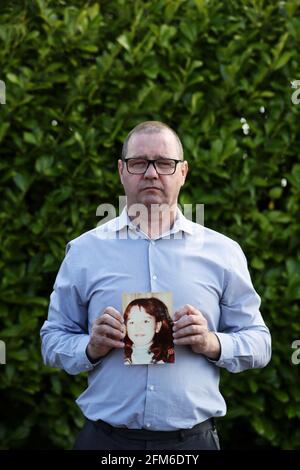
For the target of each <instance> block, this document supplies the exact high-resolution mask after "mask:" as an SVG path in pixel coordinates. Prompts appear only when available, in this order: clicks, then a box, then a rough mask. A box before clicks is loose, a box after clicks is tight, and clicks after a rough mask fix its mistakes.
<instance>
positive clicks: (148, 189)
mask: <svg viewBox="0 0 300 470" xmlns="http://www.w3.org/2000/svg"><path fill="white" fill-rule="evenodd" d="M153 190H154V191H161V189H160V188H155V187H153V186H152V187H149V188H143V189H142V191H153Z"/></svg>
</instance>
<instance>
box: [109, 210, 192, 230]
mask: <svg viewBox="0 0 300 470" xmlns="http://www.w3.org/2000/svg"><path fill="white" fill-rule="evenodd" d="M193 225H194V224H193V222H191V221H190V220H188V219H187V218H186V217H184V215H183V214H182V212H181V210H180V209H179V208H177V213H176V219H175V222H174V225H173V227H172V228H171V230H170V232H169V233H177V232H179V231H183V232H186V233H188V234H190V235H192V234H193V233H194V227H193ZM124 227H129V228H133V229H136V227H135V225H134V224H133V222H132V221H131V220H130V218H129V216H128V213H127V207H126V206H125V207H124V209H123V210H122V212H121V214H120V216H119V217H116V218H115V219H113V220H111V221H110V222H108V226H107V230H108V231H110V232H119V231H120V230H122V229H123V228H124Z"/></svg>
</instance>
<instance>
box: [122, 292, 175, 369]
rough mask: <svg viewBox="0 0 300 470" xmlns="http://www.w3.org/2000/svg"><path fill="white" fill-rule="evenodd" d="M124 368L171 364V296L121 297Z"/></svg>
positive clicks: (167, 294)
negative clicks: (123, 330)
mask: <svg viewBox="0 0 300 470" xmlns="http://www.w3.org/2000/svg"><path fill="white" fill-rule="evenodd" d="M122 305H123V313H124V322H125V326H126V336H125V338H124V342H125V348H124V364H126V365H140V364H166V363H174V362H175V355H174V343H173V334H172V318H171V314H170V312H172V293H171V292H155V293H154V292H147V293H133V294H123V296H122Z"/></svg>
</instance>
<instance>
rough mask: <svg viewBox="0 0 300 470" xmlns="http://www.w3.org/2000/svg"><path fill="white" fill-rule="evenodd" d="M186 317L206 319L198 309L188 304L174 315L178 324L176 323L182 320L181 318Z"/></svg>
mask: <svg viewBox="0 0 300 470" xmlns="http://www.w3.org/2000/svg"><path fill="white" fill-rule="evenodd" d="M184 315H187V316H189V315H197V316H199V317H202V318H204V316H203V315H202V313H201V312H200V310H198V309H197V308H196V307H193V306H192V305H190V304H186V305H184V306H183V307H181V308H180V309H178V310H176V312H175V313H174V316H173V319H174V321H175V322H176V321H178V320H180V318H181V317H183V316H184Z"/></svg>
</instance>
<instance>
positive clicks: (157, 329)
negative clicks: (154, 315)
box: [155, 321, 162, 333]
mask: <svg viewBox="0 0 300 470" xmlns="http://www.w3.org/2000/svg"><path fill="white" fill-rule="evenodd" d="M161 326H162V322H161V321H158V322H157V323H156V327H155V333H159V332H160V329H161Z"/></svg>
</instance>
